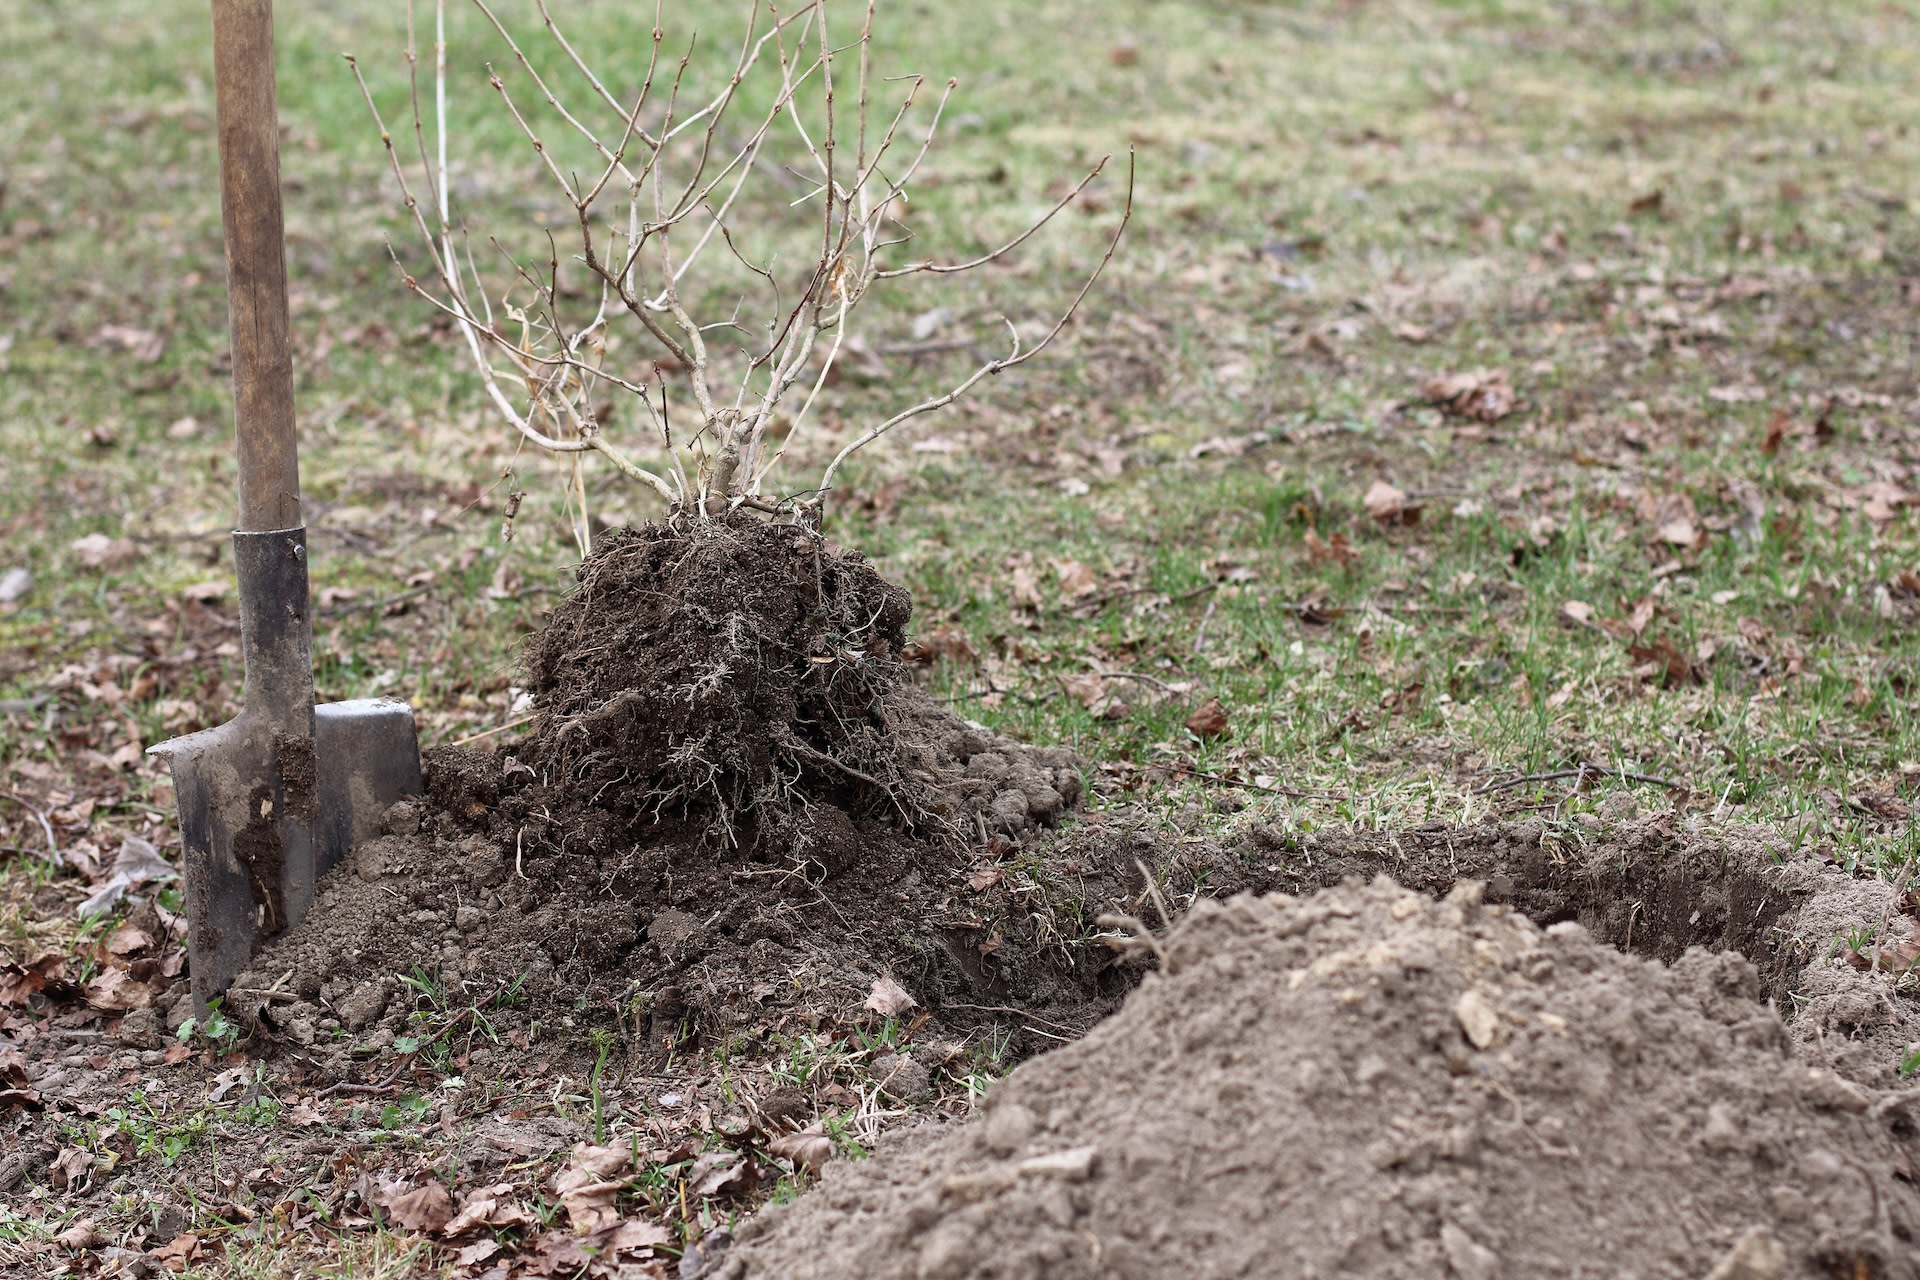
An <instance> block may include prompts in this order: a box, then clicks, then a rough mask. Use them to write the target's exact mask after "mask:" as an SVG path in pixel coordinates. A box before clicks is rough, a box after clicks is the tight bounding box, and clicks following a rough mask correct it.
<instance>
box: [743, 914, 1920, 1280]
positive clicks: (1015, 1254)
mask: <svg viewBox="0 0 1920 1280" xmlns="http://www.w3.org/2000/svg"><path fill="white" fill-rule="evenodd" d="M1162 945H1163V949H1164V960H1163V964H1162V968H1161V970H1160V972H1159V973H1158V974H1156V975H1154V976H1152V977H1150V978H1148V979H1147V981H1146V983H1145V984H1144V985H1143V986H1142V988H1141V989H1140V990H1139V991H1138V992H1136V993H1135V994H1134V995H1133V996H1132V997H1131V998H1130V999H1129V1001H1128V1002H1127V1005H1126V1007H1125V1009H1124V1010H1123V1011H1122V1012H1121V1013H1120V1014H1118V1015H1116V1016H1115V1017H1114V1018H1112V1019H1110V1020H1108V1021H1107V1022H1105V1023H1103V1024H1102V1025H1101V1026H1099V1027H1098V1028H1096V1029H1095V1030H1094V1031H1093V1032H1092V1033H1090V1034H1089V1035H1088V1036H1087V1037H1086V1038H1085V1039H1084V1040H1082V1041H1080V1042H1079V1043H1077V1044H1074V1045H1071V1046H1069V1047H1067V1048H1064V1049H1061V1050H1059V1051H1057V1052H1055V1053H1051V1054H1048V1055H1045V1056H1043V1057H1041V1058H1039V1059H1036V1060H1034V1061H1031V1062H1029V1063H1027V1064H1025V1065H1024V1066H1022V1067H1021V1068H1019V1069H1018V1070H1016V1071H1015V1072H1014V1073H1013V1075H1012V1076H1010V1077H1009V1078H1008V1079H1007V1080H1005V1081H1004V1082H1003V1083H1002V1084H1001V1085H1000V1086H998V1087H997V1088H996V1089H995V1090H994V1092H993V1093H992V1094H991V1095H990V1098H989V1102H988V1105H987V1107H986V1110H985V1113H984V1114H983V1115H982V1116H980V1117H979V1118H978V1119H977V1120H975V1121H973V1122H971V1123H969V1124H967V1125H965V1126H964V1127H962V1128H960V1129H958V1130H957V1131H952V1132H949V1133H947V1134H945V1135H943V1136H939V1137H936V1138H934V1139H932V1140H931V1141H922V1142H921V1143H919V1144H918V1145H912V1144H908V1145H906V1146H904V1147H903V1148H902V1149H899V1150H896V1151H891V1152H887V1153H883V1154H882V1155H881V1156H879V1157H878V1158H876V1159H874V1160H872V1161H868V1162H863V1163H860V1164H855V1165H850V1166H840V1167H838V1168H837V1169H834V1170H832V1171H831V1172H830V1174H829V1176H828V1178H827V1180H826V1182H825V1184H824V1186H823V1188H822V1189H821V1190H820V1191H819V1192H817V1193H815V1194H813V1195H811V1196H808V1197H806V1198H804V1199H803V1200H802V1201H800V1202H798V1203H797V1204H795V1205H793V1206H791V1207H783V1208H776V1209H771V1210H768V1211H766V1212H765V1213H763V1214H762V1215H761V1217H760V1218H759V1219H758V1220H756V1221H755V1222H754V1223H753V1224H752V1225H751V1226H750V1227H749V1228H748V1229H747V1230H746V1231H744V1232H743V1233H742V1235H743V1238H744V1243H743V1245H742V1247H740V1248H738V1249H736V1250H735V1252H734V1253H733V1255H732V1256H731V1258H730V1259H729V1262H728V1264H727V1267H726V1268H725V1270H724V1272H723V1274H726V1275H729V1276H731V1277H735V1278H739V1277H762V1276H765V1277H775V1276H777V1277H781V1278H782V1280H806V1278H808V1277H822V1278H824V1277H829V1276H833V1277H838V1276H849V1275H859V1276H871V1277H913V1278H914V1280H960V1278H962V1277H980V1278H982V1280H984V1278H986V1277H995V1278H1005V1280H1015V1278H1026V1277H1031V1278H1032V1280H1040V1278H1041V1277H1047V1278H1048V1280H1062V1278H1070V1277H1080V1276H1084V1277H1096V1276H1099V1277H1109V1276H1119V1277H1141V1278H1142V1280H1145V1278H1146V1277H1162V1276H1174V1275H1179V1276H1194V1277H1212V1276H1241V1275H1256V1274H1257V1275H1288V1276H1301V1277H1310V1276H1332V1275H1336V1274H1337V1275H1358V1276H1378V1277H1389V1276H1391V1277H1444V1276H1456V1277H1471V1278H1473V1280H1481V1278H1490V1277H1495V1276H1510V1277H1517V1276H1546V1275H1552V1276H1582V1277H1584V1276H1592V1277H1606V1278H1607V1280H1618V1278H1620V1277H1627V1276H1633V1277H1638V1278H1640V1280H1652V1278H1654V1277H1675V1278H1676V1280H1677V1278H1680V1277H1686V1278H1688V1280H1697V1278H1698V1277H1703V1276H1708V1275H1711V1276H1713V1277H1716V1278H1718V1280H1728V1278H1730V1277H1742V1278H1743V1280H1753V1278H1758V1277H1781V1276H1836V1275H1838V1276H1848V1277H1853V1276H1875V1277H1902V1276H1911V1275H1915V1274H1916V1273H1920V1272H1917V1264H1920V1252H1916V1250H1915V1248H1914V1241H1915V1239H1916V1235H1915V1233H1916V1232H1920V1197H1916V1195H1915V1192H1914V1189H1913V1187H1912V1184H1911V1179H1912V1171H1913V1165H1912V1157H1913V1154H1914V1146H1915V1142H1916V1138H1917V1137H1920V1134H1917V1133H1916V1130H1915V1128H1914V1126H1913V1124H1912V1122H1911V1120H1910V1118H1909V1115H1908V1107H1907V1104H1908V1102H1910V1101H1911V1100H1910V1099H1909V1098H1908V1097H1907V1096H1906V1095H1904V1094H1891V1095H1886V1096H1885V1097H1883V1098H1882V1099H1881V1100H1879V1101H1876V1100H1875V1099H1874V1098H1872V1097H1871V1096H1870V1095H1869V1094H1868V1093H1867V1092H1866V1091H1864V1090H1862V1089H1860V1088H1859V1087H1858V1086H1855V1085H1853V1084H1850V1083H1848V1082H1846V1081H1844V1080H1843V1079H1841V1078H1840V1077H1839V1076H1837V1075H1835V1074H1834V1073H1832V1072H1830V1071H1828V1070H1826V1069H1824V1068H1820V1067H1812V1066H1809V1064H1808V1063H1807V1062H1806V1061H1805V1060H1804V1059H1803V1058H1802V1057H1801V1056H1799V1055H1797V1054H1796V1053H1795V1051H1794V1048H1793V1046H1792V1044H1791V1042H1790V1038H1789V1036H1788V1034H1787V1032H1786V1029H1785V1028H1784V1027H1783V1025H1782V1023H1781V1020H1780V1018H1779V1016H1778V1013H1777V1012H1776V1010H1775V1009H1774V1008H1773V1007H1771V1006H1770V1005H1769V1004H1767V1003H1763V993H1762V986H1761V981H1760V976H1759V973H1758V972H1757V971H1756V969H1755V967H1754V966H1753V965H1752V964H1751V963H1749V962H1748V961H1747V960H1746V959H1744V958H1743V957H1741V956H1739V955H1737V954H1734V953H1730V952H1721V953H1719V954H1715V953H1712V952H1709V951H1707V950H1705V949H1702V948H1694V949H1689V950H1687V951H1686V952H1685V953H1683V954H1682V955H1681V956H1680V957H1679V958H1678V959H1677V961H1676V962H1675V963H1674V964H1672V965H1671V966H1667V965H1663V964H1660V963H1658V962H1655V961H1650V960H1647V959H1643V958H1640V957H1636V956H1629V955H1623V954H1621V953H1619V952H1617V951H1615V950H1613V949H1611V948H1609V947H1607V946H1605V945H1603V944H1601V943H1600V942H1598V941H1596V940H1595V939H1594V938H1593V937H1592V936H1591V935H1590V934H1589V933H1588V931H1587V930H1586V929H1584V928H1582V927H1581V926H1580V925H1578V924H1577V923H1573V922H1571V921H1567V922H1562V923H1560V924H1556V925H1553V926H1551V927H1549V928H1547V929H1545V930H1542V929H1541V928H1540V927H1538V926H1537V925H1535V924H1534V923H1533V922H1532V921H1530V920H1529V919H1527V918H1526V917H1525V916H1523V915H1521V914H1519V913H1517V912H1514V911H1512V910H1509V909H1506V908H1502V907H1498V906H1492V905H1482V903H1481V892H1480V886H1479V885H1478V883H1476V882H1465V883H1462V884H1461V885H1459V886H1458V887H1456V888H1455V890H1454V891H1453V892H1452V893H1451V894H1449V895H1448V897H1447V898H1446V899H1445V900H1443V901H1441V902H1435V901H1433V900H1432V899H1430V898H1428V897H1426V896H1425V895H1422V894H1419V893H1417V892H1414V891H1412V890H1408V889H1404V888H1402V887H1400V886H1399V885H1397V884H1395V883H1393V882H1392V881H1391V880H1389V879H1388V878H1386V877H1384V876H1382V877H1380V878H1378V879H1376V880H1375V881H1374V882H1373V883H1372V884H1371V885H1368V886H1363V885H1362V884H1361V883H1360V882H1359V881H1358V880H1353V881H1349V882H1348V883H1347V884H1345V885H1342V886H1340V887H1337V888H1334V889H1331V890H1327V891H1324V892H1321V893H1319V894H1316V895H1313V896H1310V897H1306V898H1294V897H1291V896H1288V895H1284V894H1272V895H1267V896H1264V897H1259V896H1252V895H1247V896H1240V897H1236V898H1233V899H1231V900H1229V901H1227V902H1224V903H1221V902H1202V903H1200V904H1199V905H1198V906H1196V907H1195V908H1194V910H1193V911H1192V912H1191V913H1190V914H1189V915H1188V916H1187V917H1186V918H1185V919H1184V920H1183V921H1182V922H1181V923H1180V925H1179V926H1178V927H1177V928H1175V929H1174V930H1173V931H1172V932H1171V933H1170V934H1169V935H1168V936H1167V937H1166V938H1165V940H1164V942H1163V944H1162Z"/></svg>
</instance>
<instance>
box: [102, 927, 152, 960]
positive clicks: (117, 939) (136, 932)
mask: <svg viewBox="0 0 1920 1280" xmlns="http://www.w3.org/2000/svg"><path fill="white" fill-rule="evenodd" d="M152 945H153V938H152V937H151V936H149V935H148V934H147V932H146V931H145V930H143V929H139V928H136V927H134V926H133V925H130V924H122V925H121V926H120V927H119V928H118V929H115V930H114V931H113V935H112V936H111V937H109V938H108V939H107V950H108V952H109V953H111V954H113V955H116V956H129V955H132V954H133V953H134V952H136V951H145V950H146V949H147V948H148V947H150V946H152Z"/></svg>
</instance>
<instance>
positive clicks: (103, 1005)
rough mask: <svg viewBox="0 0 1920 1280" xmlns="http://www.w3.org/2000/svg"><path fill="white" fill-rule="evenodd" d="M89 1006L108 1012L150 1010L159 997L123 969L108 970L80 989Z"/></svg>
mask: <svg viewBox="0 0 1920 1280" xmlns="http://www.w3.org/2000/svg"><path fill="white" fill-rule="evenodd" d="M81 994H82V996H83V997H84V998H85V999H86V1002H87V1003H88V1004H89V1005H92V1006H93V1007H94V1008H96V1009H104V1010H107V1011H109V1012H122V1011H131V1010H134V1009H150V1008H152V1007H153V1002H154V999H155V997H157V996H158V995H159V993H158V992H157V991H155V990H154V989H153V988H152V987H150V986H148V985H147V984H146V983H144V982H136V981H135V980H134V977H133V975H132V974H130V973H128V972H127V971H126V970H125V969H108V970H106V971H105V972H104V973H102V974H100V976H99V977H97V978H95V979H93V980H92V981H91V982H89V983H87V985H86V986H85V987H84V988H82V991H81Z"/></svg>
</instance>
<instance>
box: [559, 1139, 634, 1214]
mask: <svg viewBox="0 0 1920 1280" xmlns="http://www.w3.org/2000/svg"><path fill="white" fill-rule="evenodd" d="M632 1159H633V1155H632V1152H631V1151H629V1150H628V1149H627V1148H626V1147H596V1146H592V1145H589V1144H588V1143H584V1142H583V1143H580V1144H579V1145H578V1146H576V1147H574V1149H573V1154H572V1155H571V1156H569V1157H568V1158H567V1167H566V1168H564V1169H562V1170H560V1172H558V1173H556V1174H555V1175H554V1176H553V1190H554V1193H555V1194H556V1195H558V1196H559V1197H560V1203H561V1205H562V1206H564V1207H565V1209H566V1211H567V1221H568V1223H569V1224H570V1225H571V1226H572V1227H573V1229H574V1231H575V1232H577V1233H578V1234H580V1235H590V1234H592V1233H594V1232H596V1231H602V1230H605V1229H607V1228H609V1227H612V1226H614V1225H616V1224H617V1223H618V1222H619V1221H620V1213H619V1211H618V1210H617V1209H615V1208H614V1201H615V1200H616V1199H617V1198H618V1197H619V1194H620V1188H621V1185H622V1184H621V1182H620V1177H621V1175H622V1174H624V1173H625V1172H626V1171H627V1168H628V1166H629V1165H630V1164H631V1163H632Z"/></svg>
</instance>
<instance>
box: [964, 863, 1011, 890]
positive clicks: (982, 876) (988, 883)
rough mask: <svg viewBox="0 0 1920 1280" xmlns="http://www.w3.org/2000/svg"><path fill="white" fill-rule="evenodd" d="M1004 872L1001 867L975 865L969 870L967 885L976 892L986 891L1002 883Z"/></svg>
mask: <svg viewBox="0 0 1920 1280" xmlns="http://www.w3.org/2000/svg"><path fill="white" fill-rule="evenodd" d="M1003 874H1004V873H1003V872H1002V871H1001V870H1000V868H999V867H975V868H974V869H973V870H971V871H969V872H967V887H968V888H969V889H972V890H973V891H974V892H975V893H985V892H986V891H987V890H989V889H991V888H993V886H995V885H997V884H999V883H1000V877H1001V876H1002V875H1003Z"/></svg>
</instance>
